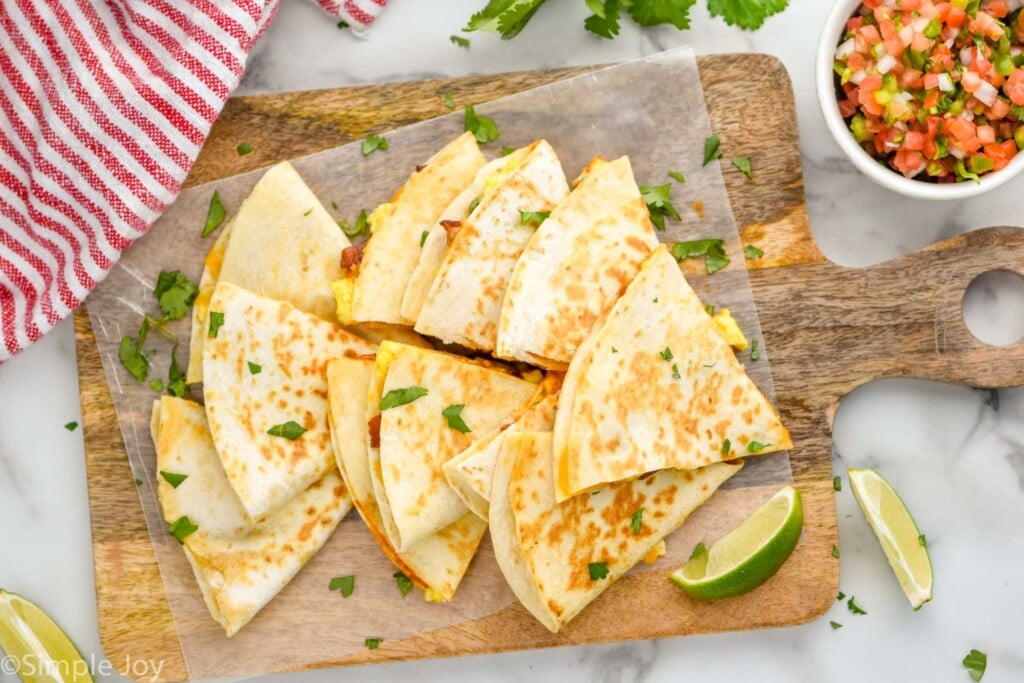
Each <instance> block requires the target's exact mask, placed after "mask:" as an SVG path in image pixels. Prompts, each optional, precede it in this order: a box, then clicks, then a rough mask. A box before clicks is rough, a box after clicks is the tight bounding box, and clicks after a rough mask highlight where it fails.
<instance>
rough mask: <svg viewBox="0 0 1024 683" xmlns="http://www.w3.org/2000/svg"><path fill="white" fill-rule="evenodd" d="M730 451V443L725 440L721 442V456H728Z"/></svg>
mask: <svg viewBox="0 0 1024 683" xmlns="http://www.w3.org/2000/svg"><path fill="white" fill-rule="evenodd" d="M731 450H732V442H731V441H729V439H726V440H725V441H723V442H722V455H729V451H731Z"/></svg>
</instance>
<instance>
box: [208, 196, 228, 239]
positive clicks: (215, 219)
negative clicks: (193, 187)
mask: <svg viewBox="0 0 1024 683" xmlns="http://www.w3.org/2000/svg"><path fill="white" fill-rule="evenodd" d="M227 215H228V212H227V211H225V210H224V205H223V204H222V203H221V201H220V193H219V192H217V191H216V190H214V192H213V197H211V198H210V208H209V209H208V210H207V212H206V225H205V226H203V237H209V236H210V235H212V234H213V231H214V230H216V229H217V228H219V227H220V224H221V223H223V222H224V218H225V217H226V216H227Z"/></svg>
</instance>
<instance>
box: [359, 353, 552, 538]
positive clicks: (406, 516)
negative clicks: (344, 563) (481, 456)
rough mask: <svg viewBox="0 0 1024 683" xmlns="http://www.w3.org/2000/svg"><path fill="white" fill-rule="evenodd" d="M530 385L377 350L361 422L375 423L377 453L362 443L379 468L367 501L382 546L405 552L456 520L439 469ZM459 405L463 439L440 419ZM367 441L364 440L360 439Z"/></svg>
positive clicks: (465, 365) (455, 500) (449, 359)
mask: <svg viewBox="0 0 1024 683" xmlns="http://www.w3.org/2000/svg"><path fill="white" fill-rule="evenodd" d="M409 387H422V388H425V389H427V391H428V392H429V393H427V395H425V396H422V397H420V398H418V399H416V400H414V401H412V402H411V403H407V404H405V405H400V406H396V407H393V408H389V409H387V410H384V411H383V412H382V411H381V409H380V403H381V399H382V397H384V396H386V395H387V394H388V393H389V392H391V391H395V390H400V389H406V388H409ZM535 390H536V385H534V384H531V383H530V382H527V381H525V380H522V379H519V378H517V377H514V376H512V375H509V374H507V373H505V372H502V371H500V370H497V369H493V368H490V367H485V366H483V365H481V364H478V363H474V362H472V361H469V360H467V359H465V358H461V357H459V356H453V355H451V354H447V353H442V352H440V351H429V350H426V349H421V348H416V347H412V346H405V345H402V344H396V343H394V342H384V343H383V344H381V346H380V350H379V352H378V353H377V361H376V369H375V373H374V377H373V381H372V382H371V383H370V388H369V389H368V391H367V399H366V401H367V420H373V419H375V418H376V417H377V416H380V441H379V448H375V447H374V445H373V443H368V446H369V452H370V461H371V464H372V463H373V462H374V460H375V459H378V458H379V460H380V468H381V473H382V474H381V481H380V485H379V486H378V487H377V488H375V490H374V493H375V495H376V498H377V503H378V505H379V506H380V509H381V515H382V517H383V518H384V520H385V522H384V527H385V531H386V532H387V535H388V540H389V541H390V542H391V544H392V545H393V546H394V547H395V548H396V549H397V550H398V551H399V552H402V553H404V552H407V551H408V550H409V549H410V548H413V547H415V546H416V545H417V544H418V543H420V542H421V541H423V540H424V539H425V538H427V537H428V536H431V535H432V534H434V533H436V532H438V531H440V530H441V529H443V528H444V527H446V526H448V525H450V524H452V523H454V522H456V521H457V520H459V519H460V518H462V517H463V516H464V515H465V514H466V513H467V512H469V509H468V508H467V507H466V505H465V504H464V503H463V502H462V500H461V499H460V498H459V496H458V495H457V494H456V493H455V492H454V491H453V490H452V489H451V487H450V486H448V482H447V481H446V480H445V478H444V474H443V472H442V470H441V466H442V465H444V463H445V462H446V461H448V460H449V459H451V458H452V457H454V456H455V455H457V454H458V453H460V452H461V451H463V450H465V449H466V448H467V447H469V446H470V445H471V444H472V443H473V442H474V441H476V439H478V438H479V437H481V436H484V435H486V434H487V433H488V432H490V431H491V430H492V429H494V428H495V427H496V426H498V425H499V424H501V422H502V420H504V419H506V418H507V417H508V416H509V415H510V414H512V413H513V412H515V411H516V410H517V409H518V408H519V407H520V406H522V405H523V403H525V402H526V401H527V399H529V398H530V396H531V395H532V394H533V393H534V391H535ZM453 405H464V406H465V407H464V408H463V410H462V413H461V418H462V419H463V420H464V421H465V423H466V425H467V426H468V427H469V429H470V430H471V431H469V432H467V433H465V434H463V433H461V432H460V431H458V430H456V429H453V428H452V427H450V426H449V424H448V420H447V419H446V418H445V417H444V416H443V415H442V411H443V410H445V409H446V408H448V407H449V406H453ZM368 440H369V436H368Z"/></svg>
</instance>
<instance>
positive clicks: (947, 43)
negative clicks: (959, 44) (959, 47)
mask: <svg viewBox="0 0 1024 683" xmlns="http://www.w3.org/2000/svg"><path fill="white" fill-rule="evenodd" d="M955 42H956V38H950V39H949V40H947V41H945V42H944V43H943V45H945V46H946V47H948V48H952V47H953V43H955Z"/></svg>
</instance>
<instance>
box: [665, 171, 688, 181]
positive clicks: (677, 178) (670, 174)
mask: <svg viewBox="0 0 1024 683" xmlns="http://www.w3.org/2000/svg"><path fill="white" fill-rule="evenodd" d="M668 177H669V178H671V179H672V180H674V181H676V182H677V183H685V182H686V176H684V175H683V174H682V173H680V172H679V171H669V172H668Z"/></svg>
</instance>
